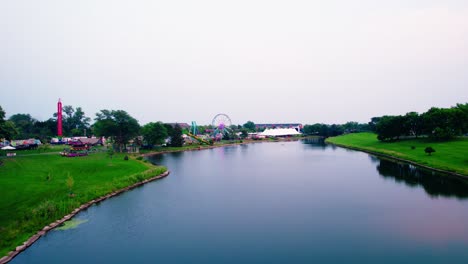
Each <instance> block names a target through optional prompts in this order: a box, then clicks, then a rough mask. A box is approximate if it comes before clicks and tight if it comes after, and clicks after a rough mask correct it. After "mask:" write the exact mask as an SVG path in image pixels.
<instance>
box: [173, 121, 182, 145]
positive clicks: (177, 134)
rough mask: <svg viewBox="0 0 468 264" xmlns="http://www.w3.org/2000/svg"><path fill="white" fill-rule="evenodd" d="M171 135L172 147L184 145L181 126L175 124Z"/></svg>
mask: <svg viewBox="0 0 468 264" xmlns="http://www.w3.org/2000/svg"><path fill="white" fill-rule="evenodd" d="M170 136H171V146H172V147H182V146H183V145H184V138H183V137H182V128H181V127H180V126H179V124H176V125H175V127H174V130H173V131H172V134H171V135H170Z"/></svg>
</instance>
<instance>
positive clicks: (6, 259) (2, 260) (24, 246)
mask: <svg viewBox="0 0 468 264" xmlns="http://www.w3.org/2000/svg"><path fill="white" fill-rule="evenodd" d="M169 173H170V171H166V172H164V173H162V174H160V175H157V176H154V177H151V178H149V179H146V180H144V181H141V182H137V183H135V184H132V185H130V186H127V187H125V188H123V189H120V190H117V191H114V192H111V193H109V194H107V195H104V196H101V197H99V198H97V199H94V200H91V201H89V202H87V203H85V204H82V205H81V206H80V207H78V208H76V209H75V210H73V211H72V212H71V213H70V214H68V215H66V216H64V217H62V218H61V219H59V220H57V221H55V222H53V223H50V224H49V225H47V226H45V227H44V228H42V230H40V231H38V232H37V233H36V234H35V235H33V236H31V237H30V238H29V239H28V240H26V241H25V242H24V243H23V244H22V245H21V246H17V247H16V249H15V250H14V251H10V252H9V253H8V254H7V255H6V256H4V257H2V258H0V264H5V263H7V262H9V261H11V260H12V259H13V258H14V257H16V256H17V255H18V254H19V253H21V252H22V251H24V250H25V249H27V248H28V247H29V246H31V245H32V244H34V242H36V241H37V240H38V239H39V238H41V237H42V236H44V235H45V234H47V232H49V231H50V230H52V229H54V228H56V227H58V226H60V225H62V224H63V223H64V222H66V221H68V220H70V219H71V218H72V217H73V216H75V215H76V214H78V213H79V212H81V211H83V210H85V209H87V208H88V207H90V206H91V205H93V204H96V203H99V202H102V201H104V200H106V199H109V198H111V197H114V196H116V195H119V194H121V193H123V192H126V191H129V190H131V189H133V188H136V187H138V186H141V185H143V184H146V183H148V182H151V181H154V180H159V179H161V178H164V177H166V176H168V175H169Z"/></svg>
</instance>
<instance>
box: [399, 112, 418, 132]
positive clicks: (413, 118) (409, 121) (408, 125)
mask: <svg viewBox="0 0 468 264" xmlns="http://www.w3.org/2000/svg"><path fill="white" fill-rule="evenodd" d="M403 127H404V129H403V130H404V133H405V134H406V135H409V136H414V137H416V138H417V137H418V136H419V135H421V133H422V131H423V127H422V118H421V117H420V116H419V114H418V113H416V112H409V113H407V114H406V115H405V116H404V120H403Z"/></svg>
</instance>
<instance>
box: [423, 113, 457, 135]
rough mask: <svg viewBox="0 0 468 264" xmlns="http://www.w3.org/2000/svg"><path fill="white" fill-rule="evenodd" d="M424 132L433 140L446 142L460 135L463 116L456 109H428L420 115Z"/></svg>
mask: <svg viewBox="0 0 468 264" xmlns="http://www.w3.org/2000/svg"><path fill="white" fill-rule="evenodd" d="M422 119H423V122H424V132H425V133H426V134H427V135H428V136H429V137H430V138H432V139H435V140H448V139H451V138H453V137H455V136H458V135H461V133H462V131H463V127H464V126H465V125H464V124H463V123H461V122H463V120H464V119H465V118H464V114H463V111H462V110H460V109H458V108H447V109H443V108H436V107H433V108H431V109H429V110H428V111H427V112H426V113H424V114H423V115H422Z"/></svg>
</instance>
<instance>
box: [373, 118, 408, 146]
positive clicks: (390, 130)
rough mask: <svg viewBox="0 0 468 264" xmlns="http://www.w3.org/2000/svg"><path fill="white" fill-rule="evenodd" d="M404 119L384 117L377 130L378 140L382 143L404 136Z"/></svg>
mask: <svg viewBox="0 0 468 264" xmlns="http://www.w3.org/2000/svg"><path fill="white" fill-rule="evenodd" d="M403 124H404V117H402V116H383V117H381V118H380V120H379V122H378V123H377V125H376V127H375V130H376V132H377V138H378V139H379V140H381V141H386V140H395V139H397V140H398V139H399V138H400V136H402V135H403V134H404V127H403Z"/></svg>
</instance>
